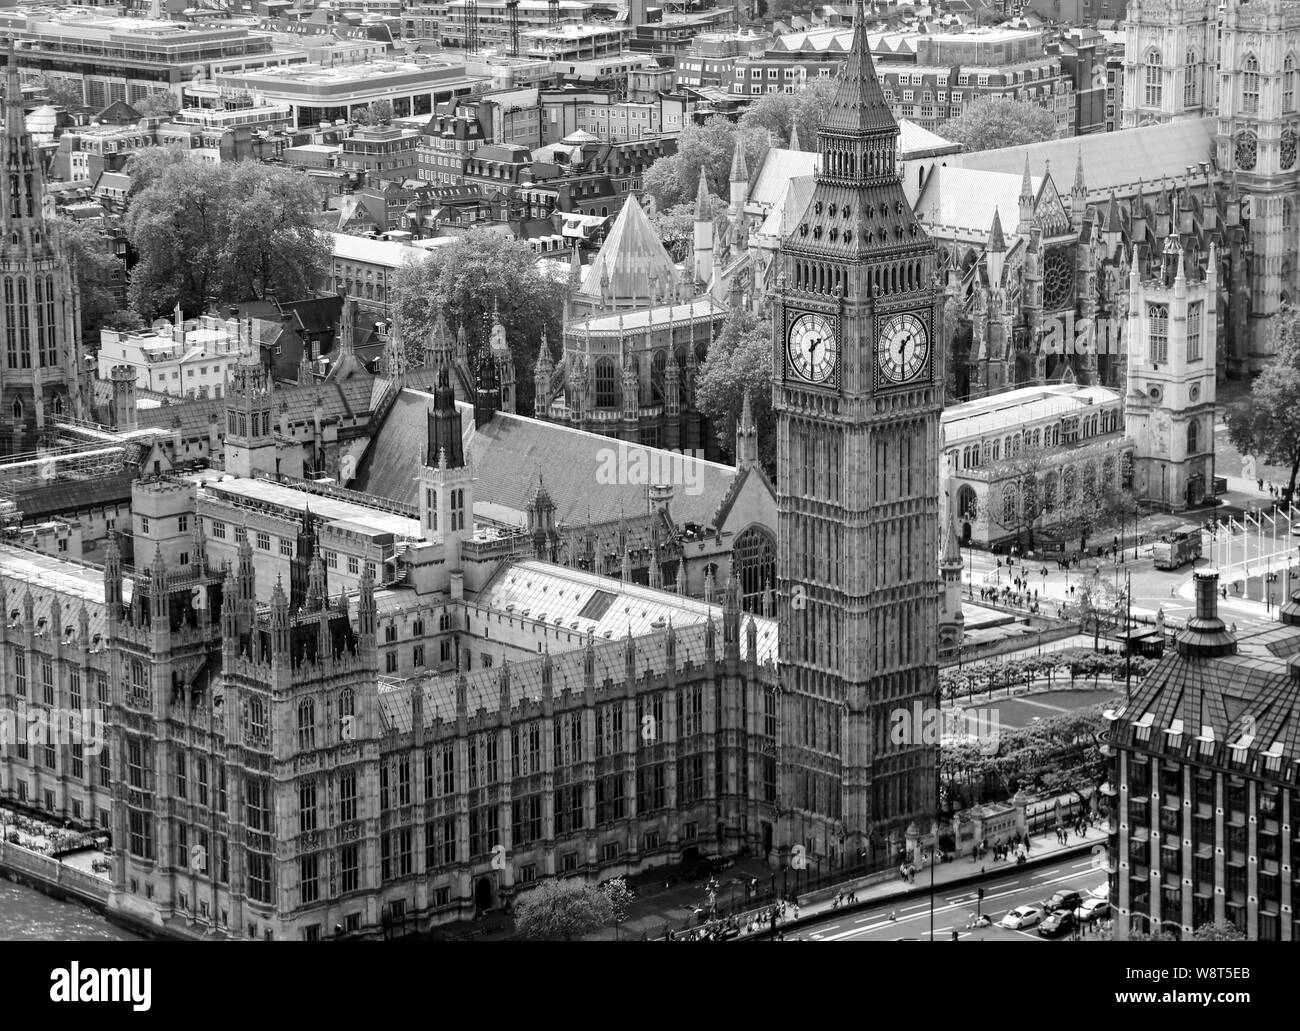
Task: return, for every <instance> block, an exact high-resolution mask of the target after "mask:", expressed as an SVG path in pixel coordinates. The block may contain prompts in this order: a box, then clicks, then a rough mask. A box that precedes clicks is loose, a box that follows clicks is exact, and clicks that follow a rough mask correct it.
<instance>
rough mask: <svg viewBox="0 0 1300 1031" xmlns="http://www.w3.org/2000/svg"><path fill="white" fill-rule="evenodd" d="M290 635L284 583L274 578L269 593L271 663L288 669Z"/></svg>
mask: <svg viewBox="0 0 1300 1031" xmlns="http://www.w3.org/2000/svg"><path fill="white" fill-rule="evenodd" d="M291 648H292V633H291V630H290V623H289V596H288V595H287V594H285V593H284V581H283V580H282V579H281V578H280V577H276V580H275V587H274V589H273V590H272V591H271V663H272V665H278V666H282V667H284V668H288V667H289V666H290V665H292V662H293V656H292V655H291V654H290V651H291Z"/></svg>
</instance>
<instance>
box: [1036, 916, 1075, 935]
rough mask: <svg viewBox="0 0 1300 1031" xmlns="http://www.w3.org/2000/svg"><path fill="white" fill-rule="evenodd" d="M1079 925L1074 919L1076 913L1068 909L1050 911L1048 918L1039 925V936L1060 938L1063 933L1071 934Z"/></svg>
mask: <svg viewBox="0 0 1300 1031" xmlns="http://www.w3.org/2000/svg"><path fill="white" fill-rule="evenodd" d="M1077 926H1078V921H1077V920H1075V919H1074V914H1073V913H1071V912H1070V911H1069V910H1068V909H1058V910H1057V911H1056V912H1055V913H1050V914H1048V916H1047V919H1046V920H1044V921H1043V922H1042V923H1041V924H1039V925H1038V936H1039V937H1040V938H1059V937H1061V935H1063V934H1069V933H1070V932H1071V931H1073V930H1074V929H1075V927H1077Z"/></svg>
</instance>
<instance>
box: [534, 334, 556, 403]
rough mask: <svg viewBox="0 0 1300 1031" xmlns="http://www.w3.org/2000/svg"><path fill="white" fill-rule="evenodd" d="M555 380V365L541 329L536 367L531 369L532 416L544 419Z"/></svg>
mask: <svg viewBox="0 0 1300 1031" xmlns="http://www.w3.org/2000/svg"><path fill="white" fill-rule="evenodd" d="M554 379H555V363H554V362H553V361H552V360H551V345H550V344H549V343H548V342H547V340H546V327H545V326H543V327H542V342H541V345H540V346H539V347H538V348H537V365H536V366H535V367H534V368H533V414H534V415H535V416H536V417H537V418H539V419H544V418H546V412H547V410H548V409H549V408H550V404H551V383H552V381H553V380H554Z"/></svg>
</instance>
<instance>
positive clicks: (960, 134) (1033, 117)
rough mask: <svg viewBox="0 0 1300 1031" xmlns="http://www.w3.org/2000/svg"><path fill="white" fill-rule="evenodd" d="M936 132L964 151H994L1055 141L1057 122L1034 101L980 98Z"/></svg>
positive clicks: (1045, 109)
mask: <svg viewBox="0 0 1300 1031" xmlns="http://www.w3.org/2000/svg"><path fill="white" fill-rule="evenodd" d="M936 131H937V132H938V134H939V135H940V136H942V137H943V138H944V139H947V140H952V141H953V142H954V143H960V144H962V146H964V147H965V148H966V149H967V150H972V151H973V150H996V149H997V148H999V147H1021V146H1024V145H1025V144H1027V143H1041V142H1042V141H1043V140H1051V139H1055V138H1056V118H1055V117H1054V116H1053V115H1052V113H1051V112H1050V111H1048V110H1047V108H1045V107H1041V106H1040V105H1038V104H1035V103H1034V102H1033V101H1029V100H1013V99H1011V98H1009V97H981V98H980V99H978V100H976V101H974V102H973V103H972V104H971V105H970V106H969V107H967V108H966V109H965V110H964V111H963V112H962V113H961V114H960V115H958V116H957V117H956V118H953V119H950V120H949V121H947V122H944V123H943V124H942V125H941V126H939V128H938V129H937V130H936Z"/></svg>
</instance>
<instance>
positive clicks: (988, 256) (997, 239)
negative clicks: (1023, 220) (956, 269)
mask: <svg viewBox="0 0 1300 1031" xmlns="http://www.w3.org/2000/svg"><path fill="white" fill-rule="evenodd" d="M984 254H985V258H984V261H985V264H986V266H987V269H986V271H987V272H988V276H989V286H990V287H992V288H993V289H995V290H996V289H998V288H1000V287H1001V286H1002V269H1003V267H1004V265H1005V262H1006V259H1007V239H1006V236H1005V235H1003V232H1002V216H1001V214H1000V213H999V212H998V209H997V207H996V206H995V207H994V208H993V225H992V226H990V227H989V242H988V247H987V248H986V249H985V252H984Z"/></svg>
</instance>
